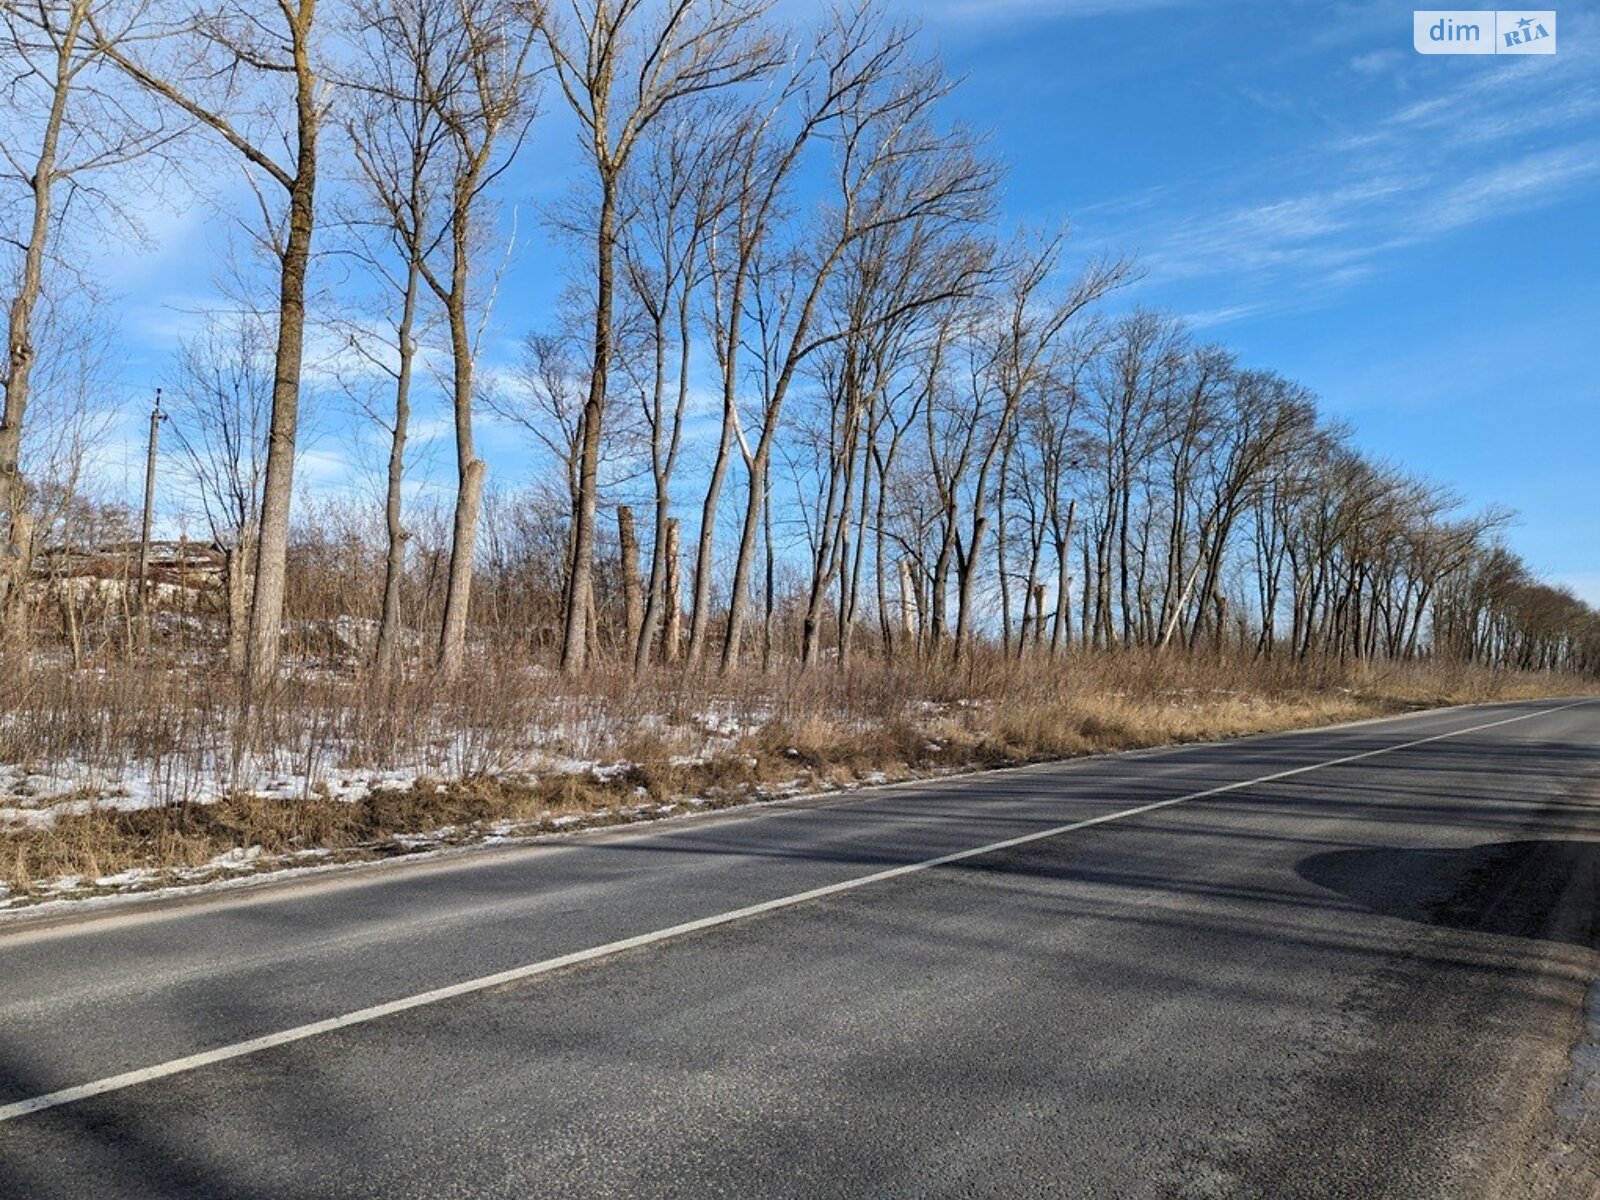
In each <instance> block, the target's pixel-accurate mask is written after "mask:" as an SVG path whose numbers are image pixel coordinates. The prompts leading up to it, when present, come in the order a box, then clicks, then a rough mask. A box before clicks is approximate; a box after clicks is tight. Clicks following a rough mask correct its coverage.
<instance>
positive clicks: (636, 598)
mask: <svg viewBox="0 0 1600 1200" xmlns="http://www.w3.org/2000/svg"><path fill="white" fill-rule="evenodd" d="M617 545H618V547H619V549H620V553H621V558H622V611H623V630H622V644H623V645H624V646H626V647H628V648H630V649H632V648H633V647H634V646H637V645H638V643H639V630H640V628H641V627H642V626H643V625H644V597H643V596H642V595H641V594H640V591H639V539H638V538H637V537H636V536H634V532H633V509H631V508H629V507H628V506H627V505H626V504H619V505H618V506H617Z"/></svg>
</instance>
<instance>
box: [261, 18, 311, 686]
mask: <svg viewBox="0 0 1600 1200" xmlns="http://www.w3.org/2000/svg"><path fill="white" fill-rule="evenodd" d="M315 9H316V4H315V0H304V2H303V3H302V5H301V9H300V11H301V18H300V23H301V30H300V32H299V35H298V36H296V38H295V40H294V58H295V75H296V78H295V118H296V130H295V132H296V136H297V138H298V144H297V147H296V155H295V173H294V176H293V177H292V179H291V180H290V184H289V236H288V238H287V239H286V241H285V242H284V250H283V258H282V270H281V272H280V275H279V282H278V347H277V352H276V354H275V356H274V373H273V385H272V417H271V419H270V421H269V423H268V427H267V466H266V473H265V480H264V482H263V484H262V490H261V525H260V530H261V532H260V533H259V535H258V536H257V539H256V567H255V571H254V572H253V575H254V578H255V590H254V593H253V596H252V600H251V605H250V647H249V664H248V670H249V673H250V678H251V681H252V683H254V684H262V683H266V682H269V681H270V680H271V679H272V677H273V676H274V675H276V674H277V670H278V653H279V648H280V641H281V638H282V633H283V604H284V595H285V590H286V585H287V581H288V563H289V511H290V507H291V505H292V503H293V500H294V457H295V446H296V441H297V439H298V437H299V430H300V377H301V371H302V364H303V363H304V360H305V328H306V273H307V270H308V269H309V267H310V263H311V238H312V234H313V233H314V231H315V229H316V192H317V134H318V132H319V124H320V121H321V114H320V112H319V110H318V104H317V81H316V77H315V75H313V73H312V70H311V64H310V46H309V35H310V31H311V25H312V21H313V20H314V17H315Z"/></svg>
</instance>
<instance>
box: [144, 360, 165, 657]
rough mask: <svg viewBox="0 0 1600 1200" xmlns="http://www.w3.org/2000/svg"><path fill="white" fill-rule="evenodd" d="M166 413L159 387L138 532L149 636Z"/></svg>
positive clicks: (152, 415) (153, 415)
mask: <svg viewBox="0 0 1600 1200" xmlns="http://www.w3.org/2000/svg"><path fill="white" fill-rule="evenodd" d="M166 419H167V414H166V413H164V412H162V411H161V389H160V388H157V389H156V406H155V407H154V408H153V409H151V410H150V452H149V455H148V457H147V458H146V459H145V464H144V525H143V527H142V529H141V532H140V534H139V615H140V617H141V618H143V623H144V626H145V630H144V632H145V635H146V637H147V638H148V636H149V632H150V630H149V594H148V592H147V590H146V589H147V588H148V587H149V586H150V528H151V526H152V525H153V524H154V523H155V511H156V448H157V446H158V445H159V443H160V441H161V422H163V421H165V420H166Z"/></svg>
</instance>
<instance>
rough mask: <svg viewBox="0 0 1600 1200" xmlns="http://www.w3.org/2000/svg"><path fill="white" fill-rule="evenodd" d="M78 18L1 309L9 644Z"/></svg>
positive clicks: (21, 574) (0, 621) (18, 619)
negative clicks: (29, 421) (26, 431)
mask: <svg viewBox="0 0 1600 1200" xmlns="http://www.w3.org/2000/svg"><path fill="white" fill-rule="evenodd" d="M83 18H84V9H83V6H82V5H81V4H74V5H73V6H72V9H71V11H70V13H69V14H68V18H67V23H66V26H65V28H64V29H63V31H62V36H61V38H60V41H59V44H58V46H57V51H56V71H55V81H54V87H53V90H52V94H51V97H50V112H49V115H48V116H47V117H46V118H45V126H44V136H43V138H42V139H41V141H40V145H39V156H38V158H37V159H36V160H35V161H34V164H33V174H32V177H31V178H30V179H29V180H28V181H27V182H28V186H29V190H30V191H31V192H32V193H33V205H32V208H33V211H32V214H31V220H30V222H29V227H28V242H27V245H26V247H25V248H24V249H23V254H22V270H21V275H20V278H19V280H18V284H17V292H16V295H15V296H14V297H13V299H12V301H11V308H10V312H9V314H8V321H7V327H6V357H5V363H4V372H5V374H4V376H3V377H0V383H3V384H4V388H5V404H4V407H3V408H0V516H4V518H5V522H6V534H5V541H4V542H3V543H0V637H3V638H4V640H5V641H6V642H10V643H12V644H17V643H20V642H22V641H25V640H26V637H27V629H28V619H27V588H28V576H29V574H30V573H31V571H32V568H33V530H34V522H33V520H32V518H31V516H30V515H29V513H28V511H27V507H28V487H27V481H26V480H25V479H24V478H23V476H22V428H23V422H24V420H25V419H26V417H27V413H28V398H29V384H30V382H31V377H32V374H33V363H34V357H35V351H34V345H33V313H34V309H35V308H36V307H37V305H38V303H39V296H40V294H41V293H42V291H43V290H44V256H45V250H46V248H47V246H48V244H49V240H50V218H51V210H52V202H53V199H54V192H53V188H54V185H55V175H56V163H57V156H58V154H59V153H60V146H61V130H62V126H63V124H64V123H65V121H66V114H67V98H68V95H69V93H70V91H71V87H72V56H73V54H74V52H75V50H76V48H77V45H78V38H79V34H80V33H81V31H82V28H83Z"/></svg>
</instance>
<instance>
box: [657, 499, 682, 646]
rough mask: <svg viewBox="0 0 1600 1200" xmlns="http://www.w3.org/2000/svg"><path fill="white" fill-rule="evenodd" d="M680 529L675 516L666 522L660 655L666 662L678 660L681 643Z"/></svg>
mask: <svg viewBox="0 0 1600 1200" xmlns="http://www.w3.org/2000/svg"><path fill="white" fill-rule="evenodd" d="M679 537H680V530H679V527H678V521H677V518H675V517H674V518H673V519H672V520H670V521H668V522H667V552H666V553H667V578H666V587H665V589H664V590H665V592H666V597H665V607H666V610H667V611H666V620H665V622H664V623H663V625H662V639H661V641H662V645H661V657H662V658H663V659H664V660H665V661H666V662H667V663H668V664H672V663H676V662H677V661H678V652H679V648H680V646H681V645H682V643H683V597H682V595H681V594H680V593H681V590H682V589H681V585H680V578H679V546H678V541H679Z"/></svg>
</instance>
